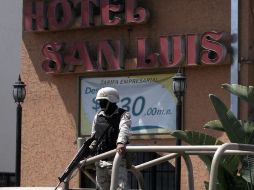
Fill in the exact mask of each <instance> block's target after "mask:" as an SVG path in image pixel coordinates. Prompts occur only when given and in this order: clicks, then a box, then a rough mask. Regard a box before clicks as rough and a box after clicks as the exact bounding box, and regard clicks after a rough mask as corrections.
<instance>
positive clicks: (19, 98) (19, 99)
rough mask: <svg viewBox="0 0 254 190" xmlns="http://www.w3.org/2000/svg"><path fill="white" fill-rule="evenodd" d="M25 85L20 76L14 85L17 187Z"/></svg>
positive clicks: (18, 184) (18, 185)
mask: <svg viewBox="0 0 254 190" xmlns="http://www.w3.org/2000/svg"><path fill="white" fill-rule="evenodd" d="M25 86H26V85H25V83H24V82H22V81H21V78H20V75H19V79H18V81H17V82H15V84H14V85H13V98H14V101H15V103H16V104H17V111H16V114H17V118H16V166H15V175H16V186H17V187H20V165H21V124H22V106H21V103H23V101H24V99H25V96H26V89H25Z"/></svg>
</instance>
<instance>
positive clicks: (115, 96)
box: [96, 87, 119, 103]
mask: <svg viewBox="0 0 254 190" xmlns="http://www.w3.org/2000/svg"><path fill="white" fill-rule="evenodd" d="M103 99H104V100H108V101H109V102H111V103H117V102H119V93H118V91H117V90H116V89H115V88H112V87H104V88H101V89H100V90H99V91H98V92H97V95H96V100H103Z"/></svg>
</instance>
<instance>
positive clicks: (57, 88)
mask: <svg viewBox="0 0 254 190" xmlns="http://www.w3.org/2000/svg"><path fill="white" fill-rule="evenodd" d="M140 2H141V5H142V6H145V7H146V8H147V9H149V10H150V13H151V18H150V20H149V22H148V23H146V24H144V25H130V26H119V27H115V26H114V27H99V28H91V29H80V30H66V31H59V32H36V33H35V32H23V44H22V78H23V80H24V81H25V83H26V84H27V97H26V102H25V104H24V107H23V108H24V110H23V129H22V168H21V170H22V175H21V178H22V181H21V183H22V185H23V186H54V185H55V184H56V183H57V176H59V175H60V174H61V173H62V172H63V170H64V168H65V167H66V166H67V164H68V163H69V161H70V160H71V158H72V157H73V155H74V154H75V152H76V145H75V144H74V142H75V140H76V132H77V126H78V104H79V100H78V93H79V89H78V88H79V86H78V76H79V75H82V76H88V75H89V74H86V73H84V74H68V75H58V76H49V75H46V74H45V72H44V71H43V70H42V68H41V63H42V61H43V60H44V58H43V56H42V54H41V49H42V47H43V45H44V44H45V43H47V42H51V41H60V42H66V43H67V44H71V43H73V42H76V41H89V42H90V43H91V44H96V43H98V41H100V40H105V39H119V38H120V37H121V38H123V39H124V41H125V43H126V44H129V46H128V47H129V49H128V50H129V53H130V55H131V57H134V58H135V56H136V54H135V52H136V38H137V37H150V38H151V39H152V47H153V48H154V49H157V50H158V49H159V48H158V46H159V36H161V35H168V34H171V35H173V34H191V33H199V34H202V33H204V32H207V31H213V30H215V31H224V32H226V34H227V35H229V34H230V0H223V1H221V0H214V1H208V0H196V1H189V0H182V1H177V0H175V1H168V0H160V1H156V0H146V1H140ZM129 28H131V29H132V31H131V32H130V34H129V32H128V29H129ZM129 39H130V40H129ZM228 63H230V59H227V61H226V62H225V64H223V65H219V66H200V67H199V66H197V67H188V68H186V69H185V74H186V77H187V91H186V96H185V105H184V115H185V118H184V127H185V129H187V130H196V131H204V130H203V129H202V126H203V125H204V124H205V123H206V122H207V121H209V120H213V119H216V118H217V117H216V114H215V112H214V110H213V108H212V104H211V103H210V101H209V98H208V94H209V93H213V94H216V95H218V96H219V97H220V98H221V99H222V100H223V101H225V102H226V103H227V105H228V104H229V95H228V94H227V93H226V92H225V91H223V90H222V89H221V88H220V85H221V84H222V83H228V82H230V65H229V64H228ZM135 72H137V74H138V72H139V71H135ZM142 72H144V71H142ZM156 72H161V70H158V71H157V70H156ZM163 72H164V73H165V72H168V73H170V72H174V70H172V69H164V70H163ZM119 73H120V74H121V72H116V73H114V72H113V73H111V74H112V75H115V74H119ZM105 74H106V73H103V72H101V73H98V74H96V73H95V74H94V75H96V76H104V75H105ZM128 74H129V73H128V72H127V73H126V72H125V73H124V74H123V75H128ZM206 132H207V133H209V134H214V135H216V136H218V137H221V135H222V134H219V133H216V134H215V133H214V132H212V131H209V130H207V131H206ZM222 138H223V137H222ZM155 141H156V144H174V141H173V140H172V139H171V140H168V139H162V140H161V139H156V140H152V141H145V142H144V141H142V143H147V144H154V143H155ZM133 143H136V144H138V143H141V141H139V140H133ZM193 165H194V171H195V183H194V184H195V187H196V188H195V189H203V179H204V176H207V171H206V169H205V167H204V166H203V165H201V164H200V161H198V160H197V159H196V160H195V162H194V163H193ZM76 182H77V180H76ZM183 184H184V185H183V188H185V187H186V179H185V176H183ZM75 185H76V186H77V183H76V184H75Z"/></svg>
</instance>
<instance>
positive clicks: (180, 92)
mask: <svg viewBox="0 0 254 190" xmlns="http://www.w3.org/2000/svg"><path fill="white" fill-rule="evenodd" d="M172 79H173V91H174V94H175V96H176V97H177V98H181V97H183V96H184V93H185V88H186V77H185V76H184V75H183V74H182V73H181V72H177V73H176V75H175V76H174V77H173V78H172Z"/></svg>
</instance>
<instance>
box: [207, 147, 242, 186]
mask: <svg viewBox="0 0 254 190" xmlns="http://www.w3.org/2000/svg"><path fill="white" fill-rule="evenodd" d="M227 149H230V150H238V149H239V145H238V144H236V143H225V144H223V145H221V146H220V147H219V148H218V149H217V150H216V152H215V154H214V156H213V160H212V164H211V172H210V180H209V190H216V181H217V174H218V166H219V163H220V158H221V156H222V155H223V153H224V152H225V150H227Z"/></svg>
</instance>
